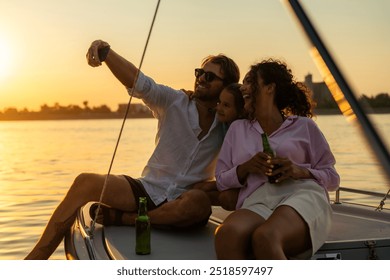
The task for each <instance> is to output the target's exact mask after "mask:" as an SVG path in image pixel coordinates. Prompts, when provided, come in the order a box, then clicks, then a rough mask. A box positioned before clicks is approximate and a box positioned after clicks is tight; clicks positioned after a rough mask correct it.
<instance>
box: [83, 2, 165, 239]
mask: <svg viewBox="0 0 390 280" xmlns="http://www.w3.org/2000/svg"><path fill="white" fill-rule="evenodd" d="M159 6H160V0H158V1H157V5H156V9H155V11H154V16H153V19H152V23H151V25H150V28H149V34H148V37H147V39H146V42H145V46H144V49H143V53H142V56H141V61H140V63H139V66H138V69H137V72H136V75H135V78H134V85H133V87H132V89H131V92H130V98H129V102H128V103H127V107H126V112H125V116H124V118H123V121H122V126H121V128H120V131H119V135H118V139H117V142H116V145H115V149H114V153H113V155H112V158H111V163H110V166H109V168H108V172H107V175H106V178H105V180H104V184H103V188H102V192H101V193H100V198H99V203H98V207H97V209H96V212H95V217H94V219H93V220H92V221H91V227H90V230H89V234H90V236H91V237H92V236H93V232H94V230H95V224H96V219H97V216H98V213H99V211H100V206H101V203H102V200H103V197H104V193H105V190H106V188H107V182H108V177H109V176H110V174H111V169H112V166H113V163H114V159H115V156H116V152H117V149H118V146H119V142H120V139H121V137H122V132H123V129H124V126H125V123H126V119H127V115H128V114H129V111H130V105H131V101H132V99H133V95H134V90H135V85H136V83H137V80H138V76H139V73H140V71H141V68H142V64H143V61H144V58H145V54H146V50H147V48H148V44H149V40H150V37H151V34H152V30H153V26H154V22H155V20H156V16H157V12H158V8H159Z"/></svg>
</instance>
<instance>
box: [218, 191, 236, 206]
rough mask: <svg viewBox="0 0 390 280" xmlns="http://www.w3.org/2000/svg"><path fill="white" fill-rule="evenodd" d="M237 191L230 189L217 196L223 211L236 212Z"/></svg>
mask: <svg viewBox="0 0 390 280" xmlns="http://www.w3.org/2000/svg"><path fill="white" fill-rule="evenodd" d="M239 192H240V190H239V189H230V190H226V191H222V192H220V193H219V194H218V201H219V203H220V205H221V206H222V208H223V209H225V210H228V211H233V210H236V205H237V199H238V193H239Z"/></svg>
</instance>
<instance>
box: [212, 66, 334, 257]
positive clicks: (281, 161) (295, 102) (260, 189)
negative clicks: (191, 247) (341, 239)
mask: <svg viewBox="0 0 390 280" xmlns="http://www.w3.org/2000/svg"><path fill="white" fill-rule="evenodd" d="M241 90H242V91H243V94H248V95H250V96H251V97H252V107H253V108H252V109H253V110H251V116H250V117H249V119H248V120H238V121H236V122H234V123H233V124H232V125H231V126H230V128H229V131H228V132H227V135H226V137H225V140H224V144H223V146H222V149H221V152H220V156H219V159H218V163H217V170H216V179H217V187H218V189H219V190H220V191H223V190H227V189H232V188H238V189H240V192H239V196H238V201H237V205H236V209H237V210H236V211H234V212H233V213H232V214H230V216H228V217H227V218H226V220H225V221H224V222H223V224H222V225H221V226H220V228H219V229H218V231H217V234H216V240H215V246H216V252H217V257H218V258H220V259H247V258H256V259H289V258H309V257H310V256H311V255H313V254H314V253H315V252H316V251H317V250H318V249H319V248H320V247H321V245H322V244H323V243H324V242H325V240H326V237H327V234H328V232H329V229H330V226H331V214H332V211H331V207H330V204H329V201H328V191H334V190H336V189H337V188H338V186H339V182H340V178H339V175H338V174H337V172H336V170H335V168H334V164H335V158H334V156H333V154H332V152H331V150H330V147H329V145H328V143H327V141H326V139H325V137H324V135H323V134H322V133H321V131H320V130H319V128H318V127H317V125H316V124H315V123H314V121H313V120H312V119H311V118H312V117H313V113H312V101H311V98H310V95H309V92H308V90H307V89H306V87H304V86H303V84H300V83H297V82H295V81H294V77H293V75H292V73H291V70H290V69H288V68H287V65H286V64H285V63H282V62H280V61H277V60H265V61H262V62H261V63H258V64H256V65H253V66H252V67H251V68H250V71H249V72H248V74H247V75H246V76H245V79H244V82H243V86H242V88H241ZM264 145H265V147H264Z"/></svg>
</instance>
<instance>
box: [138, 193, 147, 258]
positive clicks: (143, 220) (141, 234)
mask: <svg viewBox="0 0 390 280" xmlns="http://www.w3.org/2000/svg"><path fill="white" fill-rule="evenodd" d="M135 253H136V254H137V255H148V254H150V220H149V217H148V215H147V206H146V197H140V198H139V209H138V217H137V218H136V219H135Z"/></svg>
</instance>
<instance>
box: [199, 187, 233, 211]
mask: <svg viewBox="0 0 390 280" xmlns="http://www.w3.org/2000/svg"><path fill="white" fill-rule="evenodd" d="M193 188H194V189H198V190H202V191H204V192H206V194H207V196H208V197H209V199H210V201H211V205H214V206H221V207H222V208H223V209H225V210H229V211H232V210H235V209H236V204H237V198H238V193H239V191H240V190H239V189H230V190H226V191H222V192H221V191H219V190H218V189H217V185H216V182H215V181H208V182H200V183H196V184H194V185H193Z"/></svg>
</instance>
